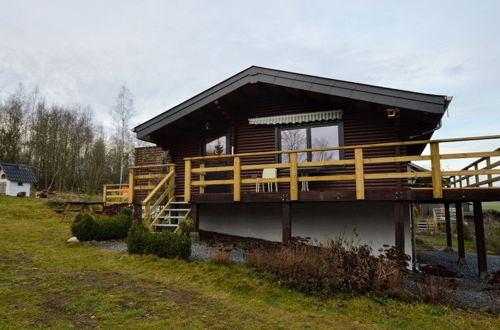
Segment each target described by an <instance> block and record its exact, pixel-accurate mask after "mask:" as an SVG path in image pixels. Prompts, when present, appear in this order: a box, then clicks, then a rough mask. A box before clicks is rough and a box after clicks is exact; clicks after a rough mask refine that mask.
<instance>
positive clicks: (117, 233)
mask: <svg viewBox="0 0 500 330" xmlns="http://www.w3.org/2000/svg"><path fill="white" fill-rule="evenodd" d="M95 221H96V224H97V233H96V237H95V240H97V241H104V240H108V239H120V238H124V237H127V233H128V230H129V228H130V225H131V224H132V216H129V215H125V214H119V215H115V216H113V217H102V218H98V219H97V220H95Z"/></svg>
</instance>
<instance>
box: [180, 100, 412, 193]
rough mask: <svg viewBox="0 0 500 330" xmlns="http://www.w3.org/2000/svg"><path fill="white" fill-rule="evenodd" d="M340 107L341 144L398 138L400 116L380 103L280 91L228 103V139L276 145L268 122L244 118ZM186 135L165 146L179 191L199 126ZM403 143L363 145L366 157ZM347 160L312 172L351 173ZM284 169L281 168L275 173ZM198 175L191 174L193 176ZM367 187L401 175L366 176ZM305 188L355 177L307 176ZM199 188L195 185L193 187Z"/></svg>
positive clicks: (195, 150)
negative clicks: (318, 178)
mask: <svg viewBox="0 0 500 330" xmlns="http://www.w3.org/2000/svg"><path fill="white" fill-rule="evenodd" d="M334 109H342V110H343V111H344V114H343V120H342V121H343V134H344V135H343V140H344V145H346V146H349V145H358V144H372V143H383V142H394V141H400V136H402V135H401V132H400V122H399V118H394V119H388V118H387V116H386V114H385V111H384V109H383V108H382V107H380V106H377V105H370V104H366V103H365V104H354V103H352V104H348V105H345V104H344V105H343V106H342V107H338V106H336V105H334V104H331V103H328V102H327V101H325V102H315V101H312V100H311V99H310V98H305V97H297V96H293V95H286V94H280V95H276V96H267V97H258V98H255V99H254V100H251V101H245V102H242V104H241V105H238V106H236V107H233V109H232V116H233V120H232V121H228V122H227V128H228V129H230V130H231V133H232V134H231V136H232V139H231V140H232V145H233V146H234V150H235V153H249V152H263V151H273V150H275V149H276V130H275V127H273V126H253V125H249V124H248V119H249V118H252V117H257V116H270V115H277V114H292V113H301V112H309V111H322V110H334ZM192 136H193V137H191V138H182V139H179V141H177V142H176V143H175V144H173V145H172V146H171V147H170V151H171V155H172V159H173V161H174V162H175V164H176V173H177V179H176V183H177V189H176V194H183V190H184V160H183V159H184V157H193V156H200V151H201V147H200V141H201V132H192ZM405 154H406V149H404V148H400V149H397V148H377V149H367V150H366V151H365V154H364V156H365V158H368V157H383V156H396V155H405ZM345 158H346V159H350V158H353V152H352V151H350V150H348V151H346V152H345ZM275 161H276V156H275V155H265V156H255V157H250V158H243V159H242V164H245V165H246V164H259V163H273V162H275ZM353 171H354V170H353V167H352V166H342V167H336V168H333V169H328V170H324V171H321V172H320V173H318V174H317V175H327V174H344V173H353ZM400 171H406V165H405V164H400V165H397V164H393V163H390V164H378V165H367V166H365V173H376V172H400ZM255 175H258V176H260V175H261V171H243V172H242V177H243V178H249V177H252V176H255ZM287 175H288V173H286V172H281V173H280V176H287ZM196 179H198V178H197V177H194V178H193V180H196ZM365 185H366V187H367V188H391V187H394V188H402V187H404V186H405V181H404V180H395V179H391V180H370V181H366V182H365ZM309 188H310V190H327V189H335V188H342V189H346V188H352V189H354V188H355V183H354V181H336V182H312V183H310V186H309ZM279 189H280V190H282V189H283V190H286V189H288V184H285V183H280V185H279ZM254 190H255V185H254V184H246V185H242V191H247V192H250V191H254ZM197 191H198V190H197V189H194V190H193V193H196V192H197Z"/></svg>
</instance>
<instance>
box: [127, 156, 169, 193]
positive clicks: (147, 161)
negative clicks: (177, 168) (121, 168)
mask: <svg viewBox="0 0 500 330" xmlns="http://www.w3.org/2000/svg"><path fill="white" fill-rule="evenodd" d="M167 162H168V153H167V152H165V150H163V149H162V148H160V147H141V148H135V152H134V165H136V166H142V165H156V164H165V163H167ZM166 171H168V169H167V168H148V169H136V170H135V174H136V175H143V174H159V173H166ZM158 181H159V180H157V179H152V180H144V179H141V180H135V182H134V184H135V185H136V186H145V185H154V184H156V183H157V182H158ZM146 196H147V191H145V190H138V191H136V192H135V193H134V200H136V201H139V200H143V199H144V198H146Z"/></svg>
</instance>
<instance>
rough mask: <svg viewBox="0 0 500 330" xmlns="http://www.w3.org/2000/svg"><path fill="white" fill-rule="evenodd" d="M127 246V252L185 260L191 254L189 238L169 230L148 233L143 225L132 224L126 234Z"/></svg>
mask: <svg viewBox="0 0 500 330" xmlns="http://www.w3.org/2000/svg"><path fill="white" fill-rule="evenodd" d="M127 248H128V251H129V253H135V254H154V255H156V256H158V257H160V258H181V259H186V260H187V259H189V257H190V256H191V239H189V237H186V236H181V235H177V234H174V233H172V232H169V231H163V232H161V233H150V232H149V231H148V230H147V228H146V227H144V226H132V227H131V228H130V230H129V232H128V236H127Z"/></svg>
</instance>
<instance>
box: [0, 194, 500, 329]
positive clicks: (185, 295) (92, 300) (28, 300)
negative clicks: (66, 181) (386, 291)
mask: <svg viewBox="0 0 500 330" xmlns="http://www.w3.org/2000/svg"><path fill="white" fill-rule="evenodd" d="M69 236H70V233H69V224H68V223H61V222H59V215H57V214H55V213H54V212H53V210H51V209H50V208H48V207H47V206H45V201H44V200H34V199H21V198H8V197H0V240H1V244H0V328H1V329H18V328H33V327H41V328H44V327H50V328H69V327H101V328H118V327H120V328H131V329H136V328H167V327H168V328H181V327H182V328H184V327H188V328H252V329H254V328H261V329H263V328H266V329H268V328H273V329H274V328H277V329H279V328H287V329H288V328H308V327H309V328H328V329H331V328H370V329H372V328H408V329H422V328H423V329H428V328H437V329H449V328H470V329H472V328H474V329H477V328H484V329H487V328H491V329H493V328H498V326H500V324H499V320H498V318H497V316H494V315H491V314H486V313H482V312H478V311H468V310H458V309H453V308H447V307H443V306H431V305H426V304H420V303H404V302H400V301H397V300H393V299H389V298H380V297H345V296H344V297H338V298H333V299H319V298H314V297H306V296H304V295H301V294H299V293H296V292H292V291H290V290H287V289H283V288H280V287H278V286H277V285H275V284H273V283H269V282H267V281H264V280H262V279H259V278H258V277H257V276H256V275H255V274H254V273H253V272H252V271H251V270H250V269H248V268H246V267H245V266H242V265H215V264H212V263H201V262H184V261H180V260H163V259H159V258H156V257H152V256H129V255H127V254H121V253H116V252H112V251H105V250H98V249H95V248H92V247H89V246H88V245H81V244H68V243H66V242H65V241H66V239H67V238H68V237H69Z"/></svg>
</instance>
